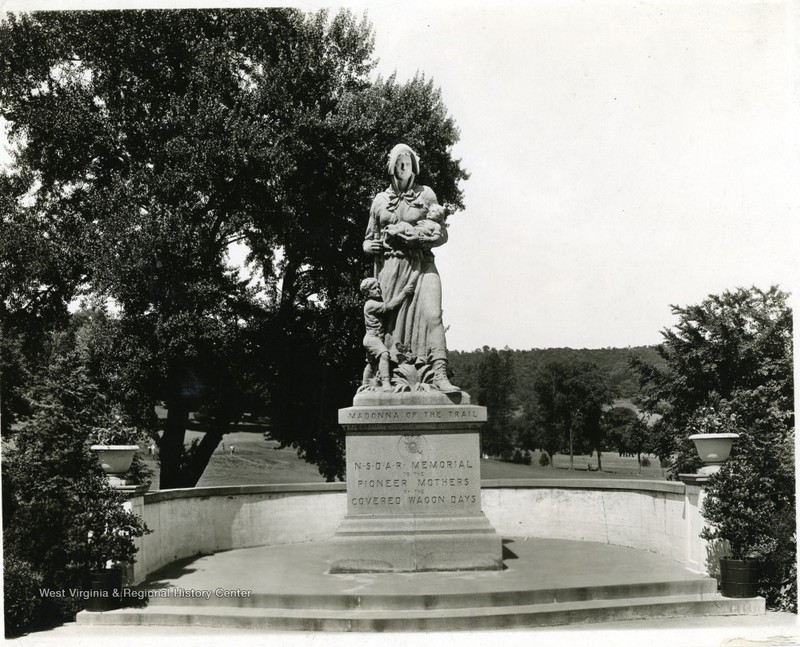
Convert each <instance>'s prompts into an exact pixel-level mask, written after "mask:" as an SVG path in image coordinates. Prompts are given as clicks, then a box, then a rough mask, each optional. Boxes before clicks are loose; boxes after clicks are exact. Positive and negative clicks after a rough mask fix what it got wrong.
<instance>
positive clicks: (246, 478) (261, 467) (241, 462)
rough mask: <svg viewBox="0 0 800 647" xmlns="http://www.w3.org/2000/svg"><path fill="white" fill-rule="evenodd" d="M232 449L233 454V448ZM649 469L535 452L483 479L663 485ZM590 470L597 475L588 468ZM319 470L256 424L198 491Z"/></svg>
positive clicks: (221, 455) (239, 435)
mask: <svg viewBox="0 0 800 647" xmlns="http://www.w3.org/2000/svg"><path fill="white" fill-rule="evenodd" d="M202 435H203V433H202V432H200V431H187V433H186V442H191V441H192V439H194V438H198V437H201V436H202ZM232 448H233V451H231V449H232ZM142 453H143V457H144V459H145V461H146V462H147V463H148V465H149V466H150V467H151V469H153V470H154V472H155V474H154V476H153V485H152V486H151V490H156V489H158V465H157V463H156V461H155V459H154V458H153V457H152V456H149V455H148V454H147V450H146V448H145V450H144V451H143V452H142ZM650 460H651V465H650V467H644V468H642V470H641V474H640V473H639V466H638V464H637V462H636V458H629V457H620V456H618V455H617V453H616V452H609V453H608V454H603V457H602V462H603V471H602V472H599V471H594V470H595V469H596V467H597V458H596V457H589V456H586V455H580V456H575V457H574V466H575V469H574V470H570V469H569V456H568V455H562V454H558V455H556V457H555V461H554V466H553V467H541V466H540V465H539V453H538V452H534V453H533V461H532V465H519V464H515V463H505V462H502V461H497V460H491V459H490V460H482V461H481V478H483V479H537V478H538V479H552V478H585V479H604V478H611V479H613V478H626V479H630V478H634V479H639V478H641V479H649V480H653V479H655V480H663V479H665V478H666V476H665V474H664V471H663V470H662V469H661V468H660V467H659V465H658V459H656V458H653V457H651V459H650ZM588 465H591V467H592V471H589V470H588V469H587V466H588ZM324 481H325V479H324V478H323V477H322V476H321V475H320V473H319V471H318V470H317V468H316V466H314V465H310V464H309V463H306V462H305V461H303V460H301V459H299V458H297V453H296V451H295V450H294V449H291V448H285V449H278V443H277V442H275V441H274V440H265V439H264V436H263V429H262V428H261V427H259V426H257V425H247V424H242V425H239V427H238V431H235V432H232V433H229V434H226V435H225V440H224V448H223V446H222V445H220V446H219V447H218V448H217V450H216V452H215V453H214V456H213V457H212V458H211V460H210V461H209V464H208V467H207V468H206V470H205V472H204V473H203V476H202V478H201V479H200V482H199V483H198V487H210V486H220V485H264V484H280V483H323V482H324Z"/></svg>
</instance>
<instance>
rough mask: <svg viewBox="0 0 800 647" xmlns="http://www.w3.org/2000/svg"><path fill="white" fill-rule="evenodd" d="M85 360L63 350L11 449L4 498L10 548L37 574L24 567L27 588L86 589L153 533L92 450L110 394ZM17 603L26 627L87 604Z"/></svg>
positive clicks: (6, 542) (56, 618) (65, 600)
mask: <svg viewBox="0 0 800 647" xmlns="http://www.w3.org/2000/svg"><path fill="white" fill-rule="evenodd" d="M80 360H81V358H80V357H79V356H78V355H77V354H76V353H74V352H70V351H66V352H60V351H59V350H58V349H56V352H55V353H54V356H53V359H52V361H51V364H50V366H49V367H48V369H47V374H46V375H45V376H44V379H43V380H42V381H41V382H40V387H39V388H38V389H37V390H36V392H35V393H34V395H35V398H32V400H33V402H34V415H33V416H32V418H31V419H30V420H29V421H27V424H26V425H25V427H24V428H23V429H21V430H20V431H19V432H17V435H16V437H15V439H14V445H13V446H11V447H9V449H8V451H4V454H3V503H4V507H5V506H6V505H7V506H8V508H9V510H10V512H9V513H8V514H4V519H3V522H4V528H3V539H4V548H5V550H6V551H7V553H8V554H10V555H12V556H14V558H16V559H17V560H18V561H19V562H20V563H22V564H28V565H29V569H30V572H29V571H26V570H25V567H24V566H20V567H19V568H17V573H18V575H19V578H18V581H19V582H20V587H22V589H23V590H24V587H25V586H27V585H26V584H25V582H28V583H30V581H31V577H33V578H34V580H36V581H40V582H41V585H42V587H43V588H50V589H53V590H57V591H60V590H65V591H68V590H69V589H80V590H86V589H87V588H88V583H89V579H90V577H91V572H92V571H93V570H94V569H97V568H98V567H104V566H105V562H106V561H107V560H112V561H118V562H129V561H132V559H133V555H134V553H135V551H136V546H135V545H134V538H135V537H140V536H142V534H144V532H146V528H145V526H144V523H143V522H142V520H141V519H140V518H139V517H137V516H136V515H134V514H132V513H130V512H127V511H125V510H123V508H122V504H123V502H124V500H125V497H124V496H123V495H122V494H120V493H119V492H117V491H116V490H114V489H113V488H112V487H111V486H110V485H109V484H108V481H107V479H106V478H105V475H104V474H103V472H102V470H101V469H100V464H99V462H98V461H97V457H96V456H95V455H94V453H93V452H92V451H91V450H90V449H89V444H90V430H91V426H92V424H93V422H94V421H96V420H98V419H100V418H101V417H102V412H101V411H100V410H99V407H101V406H103V398H102V396H101V395H100V394H99V393H98V392H97V390H96V388H95V386H94V385H93V383H92V382H91V380H90V379H89V378H88V376H87V373H86V371H85V370H84V368H83V366H82V364H81V361H80ZM4 512H5V511H4ZM90 537H91V538H92V541H90V540H89V538H90ZM30 573H32V575H30ZM38 578H40V580H39V579H38ZM7 599H8V598H7ZM15 602H16V604H17V606H16V607H15V610H14V613H15V614H16V617H17V618H20V619H21V620H20V623H19V624H18V626H22V623H23V622H29V623H33V625H32V626H36V623H37V622H39V623H40V622H41V621H42V620H43V619H45V618H46V619H47V620H48V621H63V620H70V619H72V618H73V617H74V614H75V613H76V612H77V611H79V610H80V609H81V608H83V606H84V605H85V601H84V600H83V599H81V598H77V599H73V598H70V597H65V598H47V599H37V600H34V599H32V598H31V597H30V596H26V595H21V596H20V597H18V598H16V600H15Z"/></svg>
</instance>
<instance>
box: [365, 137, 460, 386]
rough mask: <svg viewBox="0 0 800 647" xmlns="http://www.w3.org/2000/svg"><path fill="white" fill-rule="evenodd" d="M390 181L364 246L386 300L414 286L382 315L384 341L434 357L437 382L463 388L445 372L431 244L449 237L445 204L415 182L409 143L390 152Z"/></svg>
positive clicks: (376, 203) (415, 160) (393, 354)
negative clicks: (445, 220) (442, 204)
mask: <svg viewBox="0 0 800 647" xmlns="http://www.w3.org/2000/svg"><path fill="white" fill-rule="evenodd" d="M387 171H388V174H389V176H390V178H391V183H390V186H389V187H388V188H387V189H386V190H385V191H382V192H381V193H379V194H378V195H376V196H375V199H374V200H373V202H372V207H371V208H370V212H369V223H368V224H367V232H366V235H365V238H364V251H365V252H366V253H367V254H369V255H371V256H373V257H374V259H375V278H376V279H377V281H378V284H379V285H380V291H381V293H382V296H383V299H384V300H385V301H386V302H392V301H393V300H394V299H395V298H396V297H398V296H399V295H400V294H401V293H402V291H403V290H404V289H405V288H406V286H408V285H409V283H410V281H412V279H413V280H415V282H414V291H413V293H411V295H410V297H409V298H408V299H405V300H404V301H402V302H401V303H400V305H399V307H397V308H395V309H392V310H391V311H388V312H386V313H385V315H384V317H385V318H384V321H383V335H384V339H383V343H384V346H385V347H386V348H387V349H388V350H389V353H390V358H391V359H392V361H394V362H397V360H398V358H397V353H398V350H397V345H398V344H400V345H401V346H402V347H403V348H405V349H410V353H411V355H412V356H413V357H415V358H417V359H418V360H420V361H428V360H430V361H431V363H432V368H433V371H434V377H433V385H434V386H435V387H437V388H438V389H439V390H440V391H443V392H444V393H455V392H458V391H460V389H459V388H458V387H457V386H453V385H452V384H451V383H450V380H449V379H448V377H447V344H446V343H445V338H444V326H443V325H442V283H441V281H440V280H439V272H438V271H437V270H436V264H435V262H434V256H433V251H432V249H433V248H434V247H438V246H439V245H444V244H445V243H446V242H447V228H446V225H445V224H444V222H443V216H442V213H443V211H442V208H441V207H440V206H439V204H438V203H437V201H436V194H435V193H434V192H433V191H432V190H431V189H430V187H427V186H423V185H419V184H416V182H415V181H414V180H415V178H416V176H417V175H418V174H419V157H418V156H417V154H416V153H415V152H414V151H413V150H411V148H410V147H408V146H406V145H405V144H398V145H397V146H395V147H394V148H393V149H392V150H391V152H390V153H389V161H388V164H387Z"/></svg>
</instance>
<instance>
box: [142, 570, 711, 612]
mask: <svg viewBox="0 0 800 647" xmlns="http://www.w3.org/2000/svg"><path fill="white" fill-rule="evenodd" d="M716 592H717V581H716V580H715V579H713V578H710V577H708V578H698V579H693V580H674V581H667V582H641V583H634V584H610V585H604V586H581V587H565V588H544V589H535V588H531V589H525V590H507V591H502V590H501V591H486V592H466V593H440V594H435V593H433V594H404V595H399V594H398V595H385V594H364V595H342V594H327V595H314V594H288V593H287V594H279V593H272V594H267V593H252V594H251V595H249V596H248V597H246V598H241V597H237V598H234V597H232V598H221V597H216V596H215V595H213V594H212V595H211V597H210V598H208V599H204V598H196V599H193V600H192V604H193V605H196V606H203V607H206V606H214V607H241V608H262V609H263V608H269V609H318V610H376V611H380V610H393V609H395V610H425V609H428V610H430V609H457V608H473V607H503V606H512V605H513V606H519V605H532V604H548V603H553V602H579V601H587V600H614V599H619V598H646V597H664V596H674V595H705V596H709V595H715V594H716ZM180 603H181V599H180V598H173V597H150V598H149V599H148V606H149V607H151V608H152V607H162V606H174V605H176V604H180Z"/></svg>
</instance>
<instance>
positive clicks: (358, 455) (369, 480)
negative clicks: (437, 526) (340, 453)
mask: <svg viewBox="0 0 800 647" xmlns="http://www.w3.org/2000/svg"><path fill="white" fill-rule="evenodd" d="M485 411H486V410H485V409H484V408H483V407H475V406H467V407H459V406H453V407H375V408H371V407H358V408H355V407H354V408H351V409H345V410H342V411H340V416H339V421H340V422H341V423H342V424H344V425H346V428H348V429H351V430H357V429H362V428H364V429H366V428H369V429H370V430H371V431H370V433H368V434H367V433H365V434H363V435H362V434H358V433H348V435H347V511H348V514H350V515H375V514H432V513H433V514H444V515H463V514H477V513H479V512H480V465H479V464H478V457H479V451H480V447H479V443H480V440H479V438H480V437H479V434H478V433H477V430H475V431H473V432H472V433H464V431H461V430H459V424H458V423H465V422H477V423H480V422H482V421H483V420H485ZM426 423H436V426H437V428H438V429H439V431H437V432H436V433H422V432H421V431H419V429H424V428H426V427H427V425H426ZM376 424H378V425H380V431H372V430H374V429H375V427H374V426H375V425H376ZM450 424H453V426H452V427H449V425H450ZM351 425H352V426H351ZM361 425H364V427H361ZM415 425H418V426H416V427H415ZM461 427H463V424H462V425H461Z"/></svg>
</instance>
